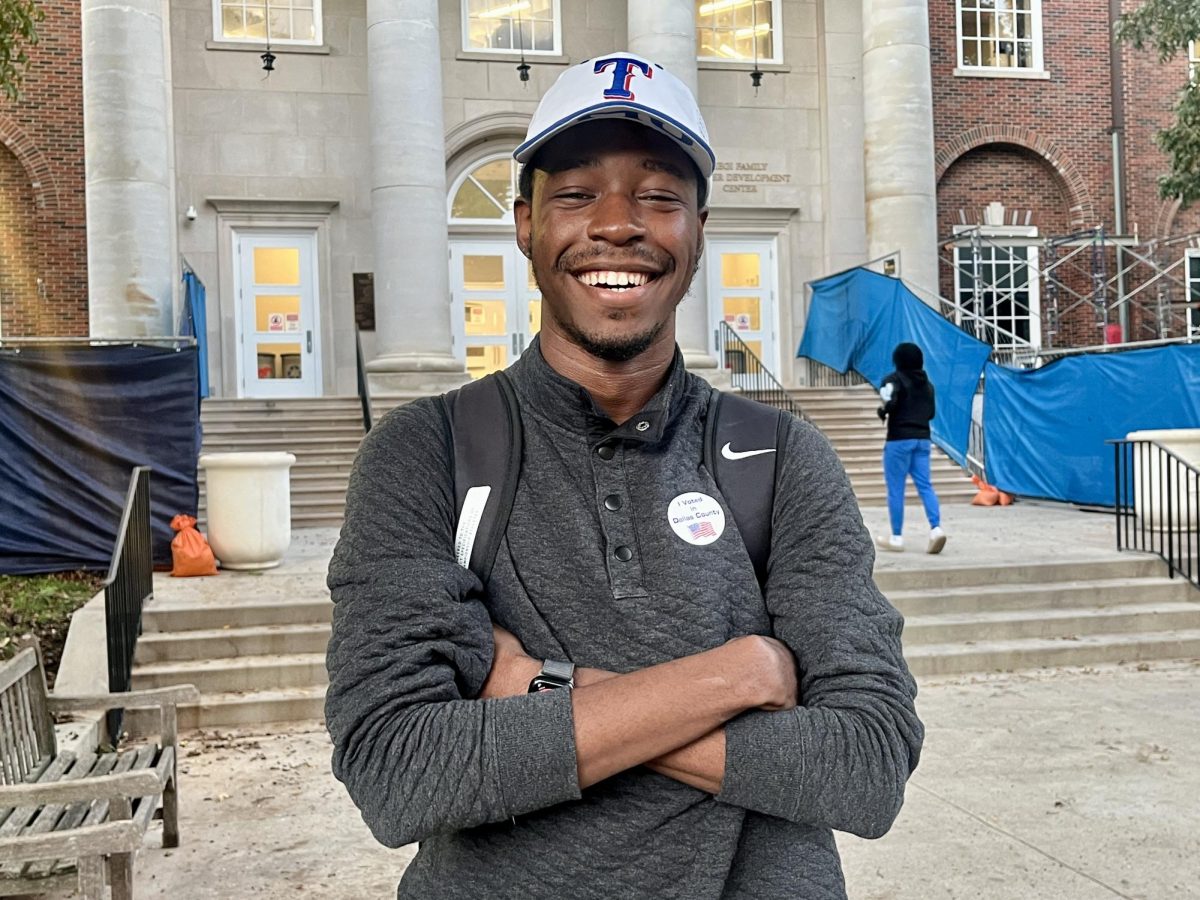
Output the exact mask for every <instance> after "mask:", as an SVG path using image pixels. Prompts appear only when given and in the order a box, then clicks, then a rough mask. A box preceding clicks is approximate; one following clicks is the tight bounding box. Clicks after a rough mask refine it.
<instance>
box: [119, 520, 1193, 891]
mask: <svg viewBox="0 0 1200 900" xmlns="http://www.w3.org/2000/svg"><path fill="white" fill-rule="evenodd" d="M944 516H945V527H946V529H947V531H948V533H949V535H950V540H949V543H948V544H947V547H946V550H945V552H944V553H943V554H941V555H940V556H935V557H930V556H927V555H925V554H923V553H920V552H913V551H912V550H910V552H906V553H903V554H888V555H886V556H881V558H880V560H879V563H878V565H879V567H880V568H894V567H913V566H939V567H941V566H961V565H971V564H977V563H996V562H1004V561H1009V562H1019V561H1024V562H1036V561H1041V560H1052V559H1053V560H1063V559H1072V560H1079V559H1097V560H1099V559H1105V558H1112V557H1113V556H1115V555H1116V551H1115V548H1114V546H1113V532H1112V523H1111V519H1110V518H1109V517H1108V516H1102V515H1097V514H1089V513H1080V512H1077V511H1074V510H1070V509H1067V508H1063V507H1057V506H1051V505H1047V506H1038V505H1034V504H1028V503H1024V504H1018V505H1016V506H1013V507H1010V508H1006V509H980V508H974V507H969V506H953V507H950V508H948V509H946V510H945V512H944ZM864 518H865V520H866V521H867V523H868V525H869V526H870V527H871V528H872V530H875V531H884V530H885V522H886V513H885V512H884V511H883V510H881V509H869V510H866V511H865V513H864ZM908 521H909V528H908V529H907V532H906V533H907V535H908V538H909V542H910V544H911V545H913V549H914V550H915V549H918V548H919V547H922V546H923V545H924V540H923V537H924V531H925V529H924V521H923V518H922V516H921V515H920V513H919V511H918V510H915V509H914V510H910V511H909V518H908ZM335 538H336V532H335V531H334V530H332V529H314V530H311V531H305V532H298V533H297V536H296V540H295V541H294V543H293V549H292V552H291V553H290V555H289V558H288V560H286V561H285V564H284V566H282V567H281V568H280V569H278V570H274V571H273V572H271V573H267V574H263V575H247V574H223V575H222V576H221V577H220V578H214V579H189V580H186V581H182V580H177V579H164V580H163V581H162V582H161V583H159V584H157V585H156V588H157V590H158V597H159V599H160V600H163V601H169V602H172V603H174V602H177V601H187V602H197V603H203V602H206V601H208V600H218V599H219V600H221V601H223V602H228V601H229V600H230V599H231V598H232V597H235V596H246V598H247V600H253V601H255V602H264V601H265V600H269V599H270V598H272V597H276V598H280V599H283V598H284V597H286V596H289V595H293V596H294V594H295V592H296V591H300V590H302V591H303V592H304V593H305V594H306V595H311V594H314V593H316V592H318V591H319V590H320V589H319V586H318V584H319V580H320V577H321V573H322V572H323V571H324V567H325V564H326V563H327V560H328V556H329V552H330V549H331V547H332V542H333V540H334V539H335ZM1064 547H1068V548H1069V549H1064ZM918 702H919V707H920V711H921V714H922V717H923V719H924V720H925V722H926V725H927V728H928V738H927V742H926V748H925V753H924V757H923V760H922V763H921V767H920V769H919V770H918V771H917V773H916V774H915V775H914V777H913V779H912V781H911V783H910V786H909V791H908V800H907V803H906V806H905V809H904V811H903V812H902V814H901V816H900V819H899V821H898V822H897V824H896V827H895V828H894V829H893V830H892V832H891V833H890V834H889V835H887V836H886V837H885V838H883V839H882V840H880V841H876V842H866V841H860V840H857V839H855V838H852V837H849V836H841V838H840V841H839V843H840V846H841V847H842V851H843V855H844V858H845V868H846V873H847V879H848V882H849V887H850V896H851V897H852V898H855V900H859V898H865V900H909V898H911V900H928V898H985V900H1009V898H1011V900H1029V898H1038V900H1092V898H1105V897H1125V898H1164V900H1165V898H1178V897H1200V878H1197V876H1198V875H1200V864H1198V863H1197V862H1196V861H1197V860H1198V859H1200V804H1197V803H1196V802H1195V799H1194V798H1196V797H1198V796H1200V766H1197V765H1196V764H1195V748H1196V747H1197V746H1200V662H1185V663H1172V664H1154V665H1149V666H1147V665H1144V664H1143V665H1141V666H1111V667H1103V668H1099V669H1083V670H1078V669H1076V670H1049V671H1045V672H1039V673H1036V674H1033V675H1007V676H973V677H964V678H955V679H941V680H936V681H927V682H925V683H923V684H922V692H921V696H920V698H919V701H918ZM181 782H182V789H183V790H182V801H181V808H182V832H183V846H182V847H180V848H179V849H177V850H174V851H163V850H162V849H161V848H160V847H159V840H160V832H159V831H158V828H159V826H158V825H155V826H154V827H153V828H152V831H151V833H150V834H149V835H148V837H147V842H146V850H145V851H144V852H143V853H142V854H141V855H140V857H139V860H138V865H137V896H139V897H140V898H172V900H193V898H194V900H208V898H212V900H217V898H220V900H227V898H234V897H237V898H241V897H269V898H289V897H298V896H311V897H322V898H337V900H340V898H346V900H350V898H354V900H358V898H376V897H378V898H385V897H390V896H394V890H395V883H396V881H397V879H398V878H399V875H400V873H401V871H402V870H403V867H404V865H405V864H406V862H407V860H408V859H409V858H410V856H411V853H412V848H403V849H400V850H395V851H393V850H387V849H386V848H383V847H381V846H379V845H378V844H376V843H375V842H374V840H373V839H372V838H371V836H370V834H369V832H368V831H367V829H366V827H365V826H364V825H363V824H362V822H361V820H360V819H359V817H358V814H357V811H356V810H355V809H354V807H353V805H352V804H351V803H350V801H349V800H348V798H347V797H346V794H345V792H344V790H343V789H342V787H341V785H340V784H338V783H337V782H336V781H335V780H334V779H333V777H332V776H331V775H330V772H329V743H328V738H327V737H326V735H325V732H324V730H323V729H322V728H321V727H320V725H319V724H318V723H313V724H311V725H309V726H302V727H297V728H291V729H287V730H286V731H284V732H283V733H274V734H270V735H265V734H254V733H253V732H248V731H242V732H232V733H228V734H211V733H209V734H193V735H190V736H189V737H188V738H187V744H186V745H185V746H184V747H183V749H182V777H181Z"/></svg>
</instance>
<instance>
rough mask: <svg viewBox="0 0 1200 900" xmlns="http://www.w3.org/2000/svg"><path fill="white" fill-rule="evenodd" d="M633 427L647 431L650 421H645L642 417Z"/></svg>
mask: <svg viewBox="0 0 1200 900" xmlns="http://www.w3.org/2000/svg"><path fill="white" fill-rule="evenodd" d="M633 427H634V428H636V429H637V430H638V431H649V430H650V423H649V422H647V421H646V420H645V419H643V420H642V421H640V422H638V423H637V424H636V425H634V426H633Z"/></svg>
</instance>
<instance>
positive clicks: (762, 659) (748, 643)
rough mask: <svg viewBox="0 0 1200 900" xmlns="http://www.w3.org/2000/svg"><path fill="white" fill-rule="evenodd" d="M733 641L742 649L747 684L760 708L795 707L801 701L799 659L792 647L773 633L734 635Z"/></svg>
mask: <svg viewBox="0 0 1200 900" xmlns="http://www.w3.org/2000/svg"><path fill="white" fill-rule="evenodd" d="M729 644H730V645H738V649H739V650H741V651H743V658H744V660H745V661H744V663H743V665H744V666H745V667H746V677H747V685H748V686H749V687H750V688H751V689H752V691H753V693H752V694H751V697H752V699H753V701H755V702H754V705H755V706H757V707H758V708H759V709H766V710H772V711H775V710H782V709H792V708H793V707H794V706H796V704H797V702H798V698H797V687H796V660H795V658H794V657H793V656H792V651H791V650H789V649H788V648H787V647H785V646H784V645H783V644H782V643H780V642H779V641H777V640H775V638H772V637H765V636H763V635H759V634H753V635H749V636H747V637H741V638H734V639H733V640H732V641H730V642H729Z"/></svg>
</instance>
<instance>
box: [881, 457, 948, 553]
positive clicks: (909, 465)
mask: <svg viewBox="0 0 1200 900" xmlns="http://www.w3.org/2000/svg"><path fill="white" fill-rule="evenodd" d="M909 475H911V476H912V480H913V484H915V485H916V486H917V493H918V494H919V495H920V497H921V502H922V503H923V504H924V505H925V518H927V519H928V520H929V527H930V528H937V527H938V525H940V524H941V522H942V509H941V507H940V506H939V505H938V498H937V494H935V493H934V491H933V482H931V481H930V480H929V441H927V440H922V439H920V438H912V439H909V440H904V441H888V442H887V443H885V444H884V445H883V476H884V479H885V480H886V481H887V496H888V518H889V519H891V522H892V534H901V533H902V532H903V531H904V484H905V482H907V481H908V476H909Z"/></svg>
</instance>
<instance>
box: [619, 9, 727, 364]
mask: <svg viewBox="0 0 1200 900" xmlns="http://www.w3.org/2000/svg"><path fill="white" fill-rule="evenodd" d="M626 9H627V12H626V16H627V19H628V27H629V50H630V51H632V52H633V53H636V54H638V55H639V56H644V57H645V58H646V59H649V60H652V61H653V62H656V63H658V64H659V65H661V66H662V67H663V68H665V69H666V70H667V71H669V72H670V73H671V74H672V75H674V76H675V77H677V78H678V79H679V80H680V81H682V82H683V83H684V84H686V85H687V86H688V87H689V88H690V89H691V91H692V95H693V96H695V97H699V96H700V92H699V76H698V73H697V71H696V4H695V3H694V2H692V0H658V2H654V3H648V2H647V0H628V3H627V6H626ZM704 262H705V261H704V260H701V265H700V270H699V271H698V272H697V273H696V277H695V278H694V279H693V280H692V287H691V290H690V291H689V292H688V296H687V297H686V298H685V299H684V301H683V303H681V304H680V305H679V310H678V312H677V313H676V314H675V340H676V341H677V342H678V343H679V347H680V349H681V350H682V351H683V358H684V361H685V362H686V363H687V367H688V368H689V369H691V370H692V371H693V372H695V373H696V374H697V375H700V376H701V377H703V378H707V379H709V380H710V381H711V380H713V379H714V378H716V377H719V372H718V370H717V360H716V358H715V357H714V356H713V354H712V351H711V350H710V349H709V348H710V345H709V341H710V340H711V335H710V334H709V331H710V328H709V321H708V280H707V278H706V277H705V272H706V269H707V266H706V265H704Z"/></svg>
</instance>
